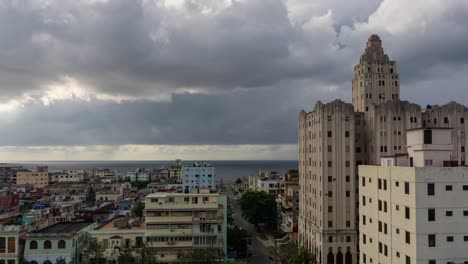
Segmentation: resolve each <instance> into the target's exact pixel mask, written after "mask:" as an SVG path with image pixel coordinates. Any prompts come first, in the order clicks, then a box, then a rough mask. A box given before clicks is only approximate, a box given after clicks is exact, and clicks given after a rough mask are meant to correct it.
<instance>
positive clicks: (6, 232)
mask: <svg viewBox="0 0 468 264" xmlns="http://www.w3.org/2000/svg"><path fill="white" fill-rule="evenodd" d="M25 233H26V229H25V228H24V226H23V225H0V263H2V264H19V263H21V262H20V261H21V258H22V254H23V250H24V241H22V239H21V237H22V236H24V235H25Z"/></svg>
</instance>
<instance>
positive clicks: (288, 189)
mask: <svg viewBox="0 0 468 264" xmlns="http://www.w3.org/2000/svg"><path fill="white" fill-rule="evenodd" d="M283 183H284V193H283V194H279V195H278V205H279V206H280V210H279V212H280V221H279V222H280V227H281V230H283V232H285V233H287V234H288V236H289V238H290V239H291V240H293V241H297V231H298V226H297V216H298V214H299V171H298V170H292V169H291V170H288V171H287V172H286V174H285V177H284V182H283Z"/></svg>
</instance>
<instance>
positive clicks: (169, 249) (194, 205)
mask: <svg viewBox="0 0 468 264" xmlns="http://www.w3.org/2000/svg"><path fill="white" fill-rule="evenodd" d="M226 206H227V199H226V196H225V195H222V194H218V193H209V192H207V191H200V193H154V194H150V195H148V196H146V197H145V239H146V246H147V247H149V248H151V249H152V250H153V251H155V252H156V254H157V258H158V260H159V261H162V262H176V261H177V255H178V254H179V253H186V252H187V251H189V250H196V249H215V250H218V252H219V256H220V258H223V257H224V255H225V254H226V252H227V218H226V212H227V211H226V210H227V207H226Z"/></svg>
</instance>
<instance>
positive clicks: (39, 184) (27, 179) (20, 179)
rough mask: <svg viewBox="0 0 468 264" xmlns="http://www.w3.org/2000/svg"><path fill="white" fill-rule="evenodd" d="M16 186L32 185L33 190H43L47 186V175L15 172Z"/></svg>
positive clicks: (34, 172)
mask: <svg viewBox="0 0 468 264" xmlns="http://www.w3.org/2000/svg"><path fill="white" fill-rule="evenodd" d="M16 185H32V186H34V188H44V187H45V186H47V185H49V173H48V172H37V171H21V172H17V173H16Z"/></svg>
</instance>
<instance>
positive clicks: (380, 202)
mask: <svg viewBox="0 0 468 264" xmlns="http://www.w3.org/2000/svg"><path fill="white" fill-rule="evenodd" d="M378 207H379V211H382V201H381V200H379V206H378Z"/></svg>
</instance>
